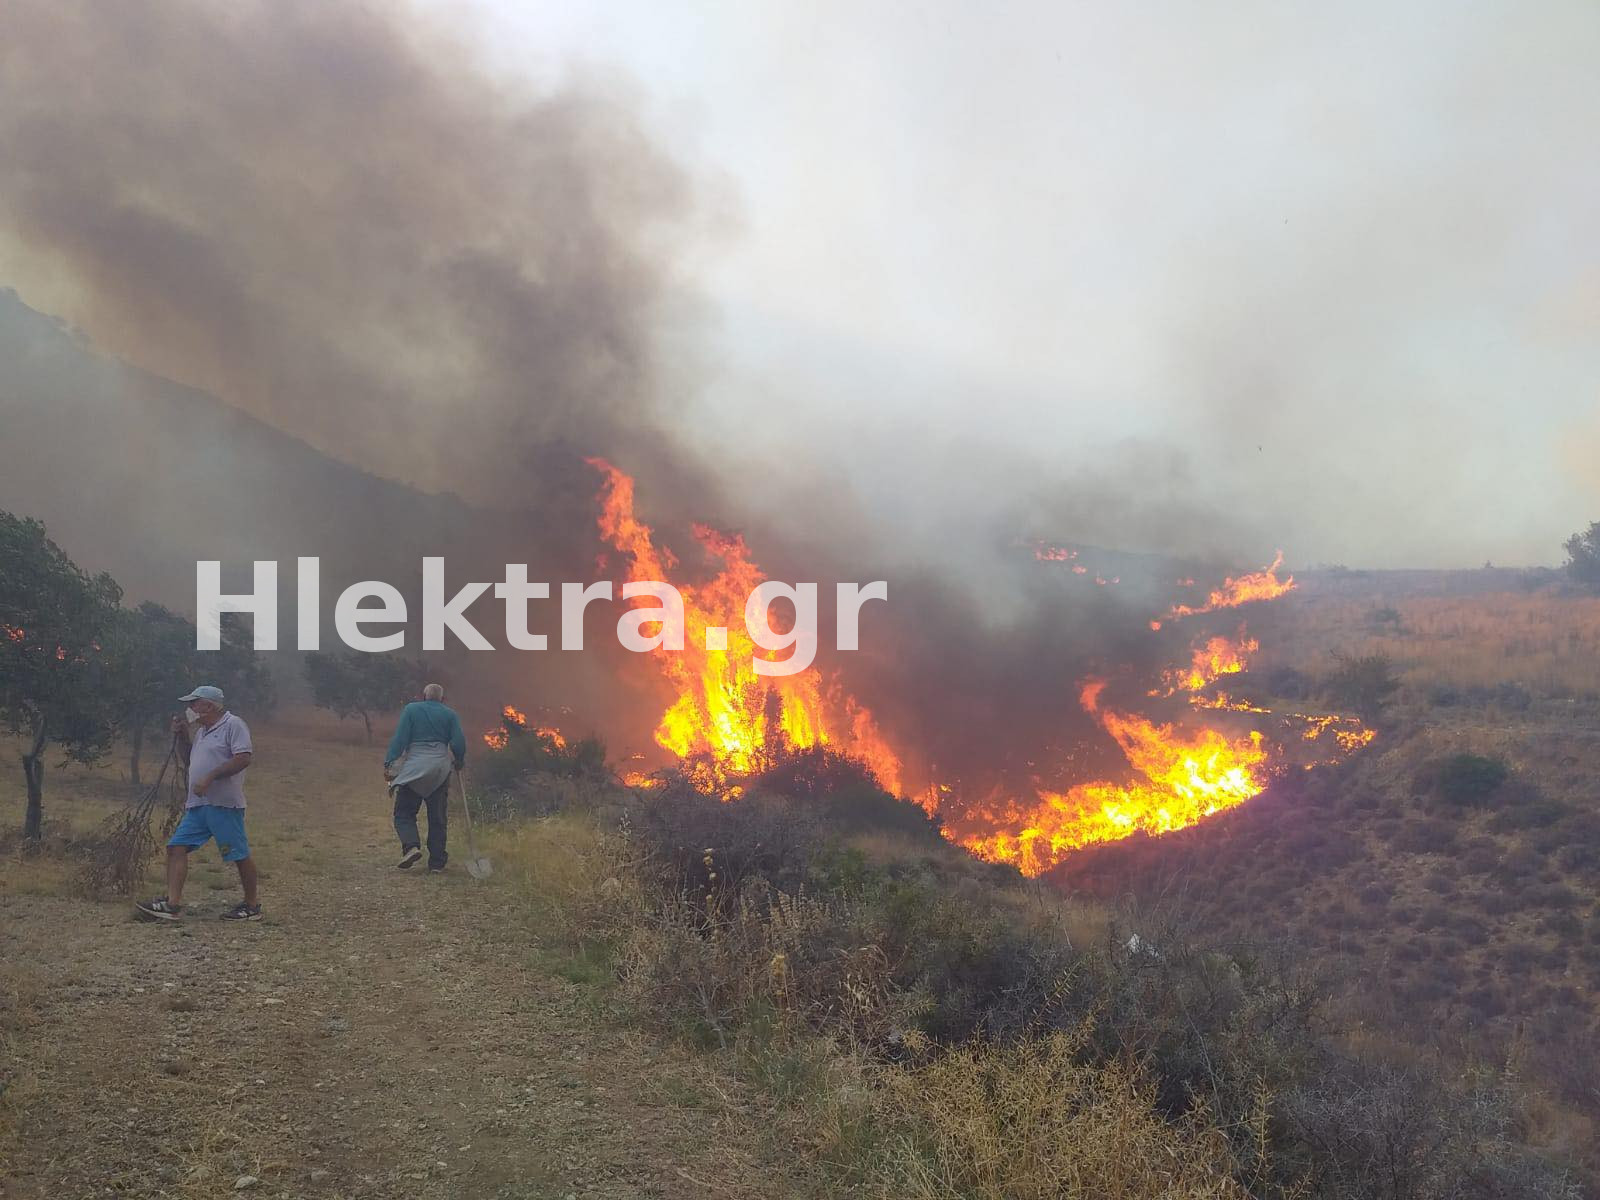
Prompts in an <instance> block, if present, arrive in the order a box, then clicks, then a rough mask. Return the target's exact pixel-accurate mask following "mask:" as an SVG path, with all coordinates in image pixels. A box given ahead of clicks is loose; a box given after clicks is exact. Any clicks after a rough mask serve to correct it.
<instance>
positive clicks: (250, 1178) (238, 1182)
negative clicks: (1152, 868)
mask: <svg viewBox="0 0 1600 1200" xmlns="http://www.w3.org/2000/svg"><path fill="white" fill-rule="evenodd" d="M260 1182H261V1180H259V1179H257V1178H256V1177H255V1176H254V1175H241V1176H239V1178H237V1179H235V1180H234V1181H233V1190H234V1191H236V1192H242V1191H244V1190H245V1188H253V1187H255V1185H256V1184H258V1183H260Z"/></svg>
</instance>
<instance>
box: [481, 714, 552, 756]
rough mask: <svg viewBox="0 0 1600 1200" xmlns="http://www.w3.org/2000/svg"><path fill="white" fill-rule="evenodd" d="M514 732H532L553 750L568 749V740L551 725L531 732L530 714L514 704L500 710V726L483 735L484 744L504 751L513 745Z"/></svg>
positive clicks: (538, 727) (541, 726)
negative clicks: (529, 725)
mask: <svg viewBox="0 0 1600 1200" xmlns="http://www.w3.org/2000/svg"><path fill="white" fill-rule="evenodd" d="M513 732H517V733H522V732H530V733H532V734H533V736H534V737H536V738H539V739H540V740H541V741H543V742H544V743H545V744H546V745H547V746H548V747H549V748H550V749H552V750H565V749H566V748H567V739H566V738H565V737H564V736H563V735H562V733H561V731H560V730H559V729H555V728H552V727H551V726H549V725H540V726H537V727H535V728H534V729H531V730H530V729H529V728H528V714H527V713H525V712H523V711H522V710H521V709H519V708H518V707H516V705H514V704H508V705H506V706H505V707H504V708H502V709H501V710H500V724H499V725H498V726H497V727H496V728H494V729H491V730H489V731H488V732H486V733H485V734H484V735H483V741H484V744H485V745H486V746H488V747H489V748H490V749H491V750H504V749H505V748H506V747H507V746H509V745H510V744H511V735H512V733H513Z"/></svg>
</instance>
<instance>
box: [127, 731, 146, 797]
mask: <svg viewBox="0 0 1600 1200" xmlns="http://www.w3.org/2000/svg"><path fill="white" fill-rule="evenodd" d="M143 750H144V722H143V721H141V720H139V719H138V718H137V717H135V718H134V723H133V750H132V753H131V754H130V755H129V758H128V778H129V779H130V780H132V781H133V782H134V783H141V782H143V781H142V780H141V779H140V778H139V755H140V753H141V752H142V751H143Z"/></svg>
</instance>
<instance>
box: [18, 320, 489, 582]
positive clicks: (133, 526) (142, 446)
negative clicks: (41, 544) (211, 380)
mask: <svg viewBox="0 0 1600 1200" xmlns="http://www.w3.org/2000/svg"><path fill="white" fill-rule="evenodd" d="M0 428H3V429H4V433H5V436H4V440H3V442H0V507H4V508H7V509H10V510H12V511H13V512H18V513H25V514H27V515H29V516H34V517H38V518H39V519H41V520H43V521H44V522H45V523H46V525H48V526H49V528H50V531H51V534H52V536H53V537H54V538H55V539H56V541H57V542H59V543H60V544H61V545H62V546H64V547H66V548H67V549H68V551H69V553H71V554H72V555H73V557H74V558H76V559H78V560H79V561H80V562H82V563H83V564H84V565H86V566H89V567H92V568H95V569H104V570H109V571H110V572H111V573H112V574H113V575H115V576H116V577H117V578H118V579H119V580H121V581H122V582H123V584H124V585H125V586H127V587H128V588H129V589H130V590H131V591H134V592H136V593H138V594H140V595H142V596H149V597H150V598H153V599H157V600H160V601H163V602H165V603H169V604H173V605H176V606H178V607H183V608H187V607H190V606H192V602H193V595H194V562H195V560H196V559H197V558H221V559H223V560H224V562H240V561H242V560H247V559H252V558H276V559H279V560H286V559H292V558H294V557H295V556H296V555H301V554H320V555H322V556H323V557H324V558H325V559H326V560H337V561H341V562H346V563H349V564H350V565H351V566H357V565H371V566H382V565H385V564H386V562H388V561H393V562H394V564H395V565H401V564H409V568H410V570H411V571H415V569H416V564H417V558H418V551H417V549H416V548H415V547H417V546H419V545H426V546H434V547H448V546H450V545H452V544H454V543H459V542H461V541H463V540H469V539H470V540H476V537H475V534H476V532H477V529H478V526H479V524H480V523H481V522H482V521H483V520H484V517H483V516H482V515H481V514H478V513H475V512H473V511H472V510H470V509H468V508H467V507H466V506H465V505H463V504H462V503H461V502H460V501H458V500H456V499H455V498H453V497H445V496H430V495H425V494H423V493H421V492H418V491H416V490H414V489H412V488H409V487H406V486H404V485H403V484H399V483H395V482H393V481H390V480H386V479H381V478H378V477H377V476H374V475H370V474H367V473H366V472H363V471H359V470H356V469H355V468H353V467H350V466H348V465H346V464H344V463H342V462H339V461H337V460H335V459H333V458H330V457H328V456H327V455H325V454H322V453H319V452H318V451H316V450H315V449H313V448H312V447H310V446H308V445H306V444H305V443H304V442H301V441H299V440H297V439H295V438H292V437H289V436H287V435H285V434H283V433H280V432H278V431H277V430H275V429H273V428H271V427H270V426H267V425H265V424H263V423H262V422H260V421H258V420H255V419H254V418H252V417H249V416H247V415H245V414H244V413H242V412H240V411H238V410H237V409H234V408H231V407H230V406H228V405H227V404H224V403H222V402H221V401H219V400H217V399H216V398H214V397H212V396H208V395H206V394H204V393H202V392H197V391H194V390H192V389H189V388H185V387H182V386H180V385H178V384H175V383H172V382H170V381H168V380H164V379H160V378H157V377H154V376H151V375H148V374H145V373H144V372H141V371H138V370H135V369H133V368H130V367H128V366H125V365H123V364H121V363H119V362H115V361H111V360H108V359H105V358H102V357H100V356H99V355H97V354H96V353H95V352H94V351H93V349H92V348H91V347H89V346H88V345H87V344H86V343H85V342H83V341H82V340H81V339H80V338H78V337H77V336H75V335H74V334H73V333H72V331H71V330H69V329H68V328H67V327H66V326H64V325H63V324H61V323H60V322H58V321H56V320H55V319H54V318H51V317H48V316H45V315H43V314H41V313H38V312H35V311H33V310H32V309H30V308H28V307H27V306H26V305H25V304H23V303H22V301H21V300H20V299H19V298H18V296H17V294H16V293H15V292H13V291H9V290H0ZM326 565H327V564H325V567H326Z"/></svg>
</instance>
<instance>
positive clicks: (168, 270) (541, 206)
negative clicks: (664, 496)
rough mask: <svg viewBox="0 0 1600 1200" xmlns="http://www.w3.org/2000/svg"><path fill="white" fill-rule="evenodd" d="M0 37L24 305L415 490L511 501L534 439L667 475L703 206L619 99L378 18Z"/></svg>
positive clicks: (57, 12)
mask: <svg viewBox="0 0 1600 1200" xmlns="http://www.w3.org/2000/svg"><path fill="white" fill-rule="evenodd" d="M0 22H3V24H0V156H3V158H4V160H5V163H6V169H5V171H4V172H3V173H0V271H3V274H4V277H5V280H6V282H7V283H9V284H10V285H12V286H15V287H17V288H18V290H19V291H20V293H21V294H22V296H23V298H24V300H26V301H27V302H28V303H29V304H30V305H32V306H33V307H35V308H38V309H41V310H43V311H48V312H52V313H54V314H56V315H58V316H63V317H66V318H67V319H69V320H70V321H72V322H73V323H75V324H77V325H78V326H80V327H82V328H83V329H85V330H86V331H87V332H88V334H89V336H90V337H91V339H92V340H93V342H94V343H95V345H96V346H97V347H99V348H100V349H102V350H104V351H109V352H111V353H113V354H115V355H117V356H119V357H121V358H123V359H125V360H127V361H128V362H130V363H133V364H135V365H137V366H139V367H142V368H145V369H146V370H148V371H151V372H153V373H155V374H157V375H160V376H164V377H166V378H169V379H173V380H177V381H179V382H181V383H184V384H187V385H189V386H192V387H196V388H199V389H202V390H204V391H206V392H209V393H211V394H213V395H216V396H218V397H221V398H222V399H224V400H226V401H228V402H229V403H230V404H233V405H235V406H236V407H238V408H240V409H243V410H244V411H245V412H248V413H250V414H252V415H254V416H257V417H260V418H261V419H263V420H265V421H266V422H267V423H269V424H271V425H273V426H274V427H276V428H278V429H281V430H284V431H285V432H288V433H290V434H293V435H294V436H296V437H300V438H303V439H305V440H306V441H308V442H310V443H311V444H312V445H313V446H315V447H317V448H318V449H320V450H323V451H325V452H327V453H330V454H333V455H335V456H337V457H339V458H342V459H344V460H345V461H348V462H352V463H353V464H355V465H356V466H359V467H361V468H363V469H366V470H370V471H374V472H377V473H379V474H382V475H385V476H388V477H390V478H394V479H397V480H402V481H405V482H410V483H414V484H416V485H417V486H419V487H421V488H422V489H424V490H427V491H446V490H448V491H454V492H457V493H459V494H461V495H463V496H464V497H467V498H468V499H470V500H473V501H475V502H478V503H490V504H493V505H495V506H499V507H523V506H529V505H536V504H538V503H539V502H541V501H545V500H548V499H549V498H550V493H551V491H553V490H554V491H559V490H560V489H559V486H558V485H559V484H560V483H563V482H564V481H560V480H557V481H552V480H551V478H550V474H551V468H550V463H549V460H548V457H547V454H548V451H549V450H550V448H556V449H558V450H559V448H561V447H578V448H581V449H586V450H588V451H590V452H592V451H594V450H595V449H605V450H607V451H608V452H610V453H613V454H616V455H618V456H621V457H627V450H628V448H629V447H630V446H635V445H641V444H645V445H650V446H651V447H652V454H651V455H650V458H651V461H652V462H657V463H659V462H660V461H661V459H662V457H663V456H662V454H661V452H660V448H659V440H658V433H657V430H656V428H655V419H656V415H657V414H658V411H659V403H660V401H661V400H662V398H663V393H664V392H665V391H666V390H667V389H668V387H669V385H668V383H667V382H666V381H667V379H668V378H669V375H670V372H668V371H667V370H666V368H665V365H664V363H663V361H662V355H661V353H660V350H659V347H658V341H659V336H658V335H659V331H660V329H661V328H662V327H663V325H664V324H666V323H667V322H668V321H669V320H670V318H671V314H670V313H668V312H667V311H665V303H664V299H663V297H664V294H665V291H664V287H665V283H666V281H667V271H668V268H667V258H666V256H665V255H664V254H663V253H662V248H663V246H664V245H665V244H666V243H667V241H668V240H669V239H680V240H681V239H683V238H685V237H687V236H688V229H687V226H688V222H689V220H690V219H691V215H692V199H691V193H690V189H689V186H688V184H687V181H686V180H685V178H684V176H683V175H682V174H681V173H680V172H679V170H678V169H677V168H675V167H674V166H673V164H672V163H671V162H670V161H669V160H668V159H667V158H666V157H665V156H664V155H663V154H661V153H660V152H658V150H657V149H656V148H655V147H654V146H652V145H651V144H650V143H649V142H648V141H647V140H646V139H645V138H644V137H643V136H642V134H641V133H640V131H639V129H638V128H637V127H636V125H635V123H634V121H633V119H632V117H631V115H630V111H631V110H630V106H629V104H628V103H627V101H626V97H624V96H622V95H619V94H617V89H616V88H615V87H609V86H606V85H604V84H602V83H600V82H599V81H596V80H567V81H561V82H556V83H552V84H550V85H549V86H547V87H544V88H542V89H540V90H537V91H534V90H532V89H526V90H523V91H520V92H519V91H517V90H514V89H512V88H511V87H509V86H501V85H499V84H497V83H496V82H494V81H493V80H492V79H490V78H489V77H488V76H486V74H485V73H484V71H483V70H482V69H481V68H480V67H479V66H478V65H477V64H476V62H475V61H473V59H472V57H471V56H470V55H469V53H468V52H467V51H466V50H465V49H464V48H463V47H462V46H460V45H458V44H457V43H456V42H455V41H453V40H452V39H451V37H450V36H449V35H448V34H447V33H446V32H444V31H443V30H442V29H441V28H436V27H434V26H432V25H430V24H428V23H427V22H425V21H424V20H423V18H422V17H420V16H419V15H418V14H416V13H413V12H410V11H408V10H406V9H404V8H402V7H400V6H399V5H397V4H389V3H378V4H371V5H351V4H323V3H314V2H311V0H288V2H281V3H280V2H276V0H274V2H271V3H267V2H265V0H260V2H245V3H238V4H234V3H228V4H217V3H203V2H198V0H180V2H178V3H162V4H155V3H141V2H137V0H136V2H134V3H129V4H114V5H105V4H97V3H93V2H91V0H78V2H74V0H67V2H65V3H58V2H57V0H22V2H20V3H16V4H9V5H7V6H6V12H5V15H4V17H3V18H0ZM541 452H544V453H541ZM557 472H558V473H559V468H557Z"/></svg>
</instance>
